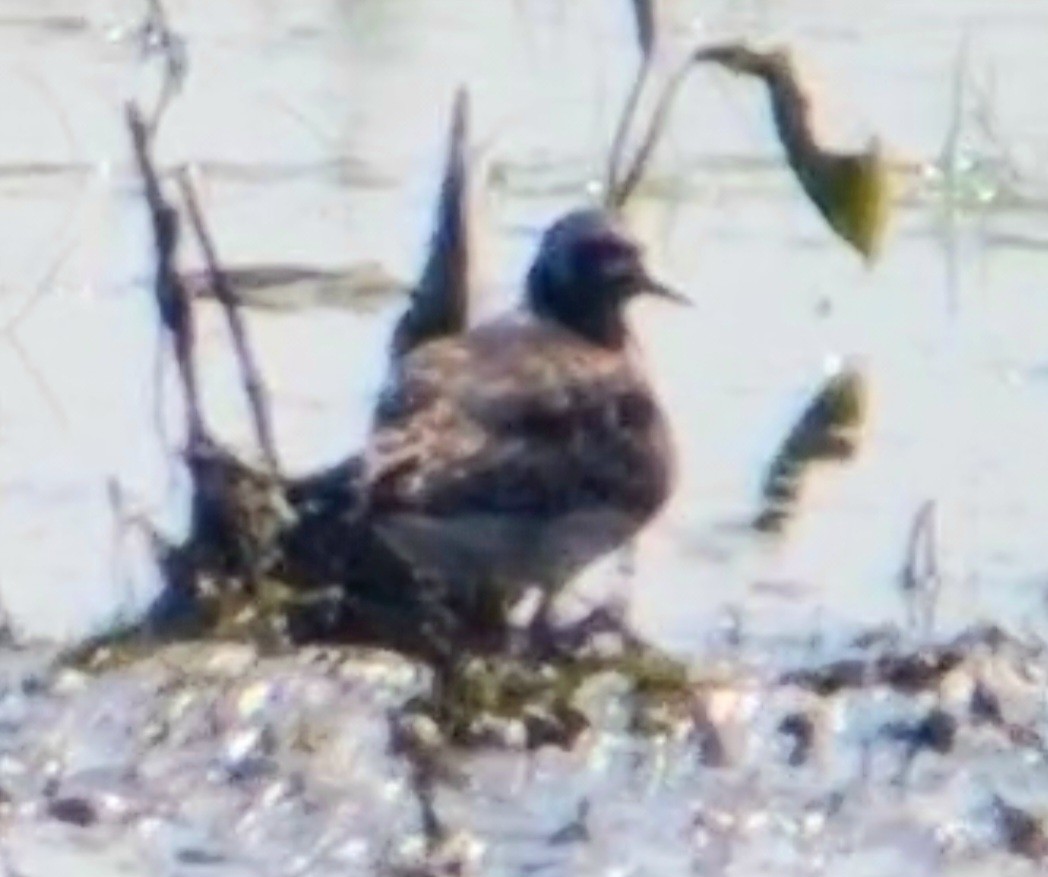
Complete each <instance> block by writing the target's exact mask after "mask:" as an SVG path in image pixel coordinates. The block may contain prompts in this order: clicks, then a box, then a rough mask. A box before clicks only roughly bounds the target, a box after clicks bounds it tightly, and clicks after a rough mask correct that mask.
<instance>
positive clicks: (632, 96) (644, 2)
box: [604, 0, 655, 208]
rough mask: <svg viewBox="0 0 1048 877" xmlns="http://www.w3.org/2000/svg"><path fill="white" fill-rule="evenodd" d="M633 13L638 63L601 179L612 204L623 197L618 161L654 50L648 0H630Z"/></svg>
mask: <svg viewBox="0 0 1048 877" xmlns="http://www.w3.org/2000/svg"><path fill="white" fill-rule="evenodd" d="M632 5H633V13H634V18H635V23H636V27H637V44H638V47H639V48H640V64H639V66H638V68H637V73H636V75H635V76H634V79H633V83H632V84H631V86H630V91H629V94H628V95H627V96H626V104H625V106H624V107H623V108H622V115H621V116H619V121H618V125H617V126H616V128H615V135H614V137H613V139H612V141H611V150H610V152H609V154H608V171H607V176H606V177H605V181H604V191H605V198H606V200H607V203H608V204H609V205H610V206H612V207H615V208H618V207H621V206H622V204H624V203H625V201H626V199H625V198H624V197H620V196H619V190H620V188H621V184H620V182H619V167H620V165H621V164H622V159H623V152H624V150H625V148H626V137H627V136H628V135H629V130H630V125H631V124H632V123H633V120H634V118H636V115H637V108H638V106H639V104H640V96H641V94H642V93H643V91H644V85H645V84H646V83H647V81H648V76H649V75H650V74H651V65H652V60H653V58H654V50H655V11H654V8H653V7H652V5H651V0H633V2H632Z"/></svg>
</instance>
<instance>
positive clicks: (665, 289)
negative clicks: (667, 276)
mask: <svg viewBox="0 0 1048 877" xmlns="http://www.w3.org/2000/svg"><path fill="white" fill-rule="evenodd" d="M641 292H646V293H648V294H649V295H654V296H658V297H659V298H665V299H668V300H669V301H672V302H676V303H677V304H679V305H688V306H689V307H691V305H692V304H694V302H692V300H691V299H690V298H688V296H686V295H685V294H684V293H683V292H678V291H677V290H676V289H674V288H673V287H672V286H667V285H666V284H665V283H662V282H661V281H659V280H656V279H655V278H654V277H651V276H650V275H647V274H645V275H644V282H643V283H642V284H641Z"/></svg>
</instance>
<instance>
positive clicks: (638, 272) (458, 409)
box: [364, 211, 673, 604]
mask: <svg viewBox="0 0 1048 877" xmlns="http://www.w3.org/2000/svg"><path fill="white" fill-rule="evenodd" d="M644 291H648V292H655V293H657V294H662V295H668V296H672V295H673V293H671V292H670V291H669V290H667V289H666V288H665V287H663V286H661V285H660V284H658V283H656V282H655V281H654V280H652V279H651V278H650V277H649V275H648V274H647V272H646V271H645V269H644V266H643V260H642V258H641V253H640V249H639V247H638V246H637V245H636V244H635V242H634V241H633V239H632V238H631V237H630V236H629V234H628V233H627V232H626V231H625V229H624V228H623V227H622V226H621V225H620V224H619V221H618V220H616V219H614V218H613V217H612V216H610V215H608V214H606V213H604V212H602V211H577V212H575V213H571V214H568V215H567V216H566V217H564V218H563V219H562V220H560V221H559V222H558V223H556V224H554V226H552V227H551V228H550V230H549V231H548V232H547V233H546V235H545V236H544V238H543V241H542V243H541V245H540V248H539V252H538V255H537V256H536V259H535V262H534V264H533V267H532V269H531V271H530V273H529V278H528V285H527V296H526V302H525V307H524V308H523V309H521V310H520V311H519V312H516V313H513V314H510V315H508V316H506V317H503V318H501V319H498V320H496V321H493V322H490V323H487V324H484V325H481V326H478V327H476V328H475V329H473V330H471V331H469V332H467V333H463V334H460V335H456V336H452V337H448V338H443V339H438V340H435V341H432V342H429V343H427V344H423V345H421V346H420V347H418V348H417V349H415V350H414V351H412V352H411V353H410V354H409V355H407V356H406V357H405V358H404V359H403V360H401V361H400V362H399V363H398V366H397V369H396V372H395V375H394V376H393V378H392V379H391V381H390V382H389V385H388V386H387V388H386V390H385V391H384V392H383V394H382V397H381V400H380V402H379V405H378V407H377V410H376V415H375V423H374V429H373V432H372V435H371V438H370V441H369V444H368V447H367V450H366V453H365V464H364V465H365V476H364V478H365V485H366V486H365V505H366V511H365V513H366V514H367V515H369V516H370V518H371V519H372V521H373V522H374V525H375V528H376V532H378V533H379V534H380V536H382V537H383V538H384V539H386V540H387V541H388V542H389V544H390V545H391V546H392V547H393V548H394V549H395V550H396V551H398V552H399V553H401V554H403V555H404V556H405V557H406V558H407V559H408V560H409V561H410V562H411V563H412V564H413V565H415V566H417V567H419V568H420V569H421V570H422V571H423V572H424V573H428V574H430V575H431V576H433V577H435V578H437V579H439V580H440V581H442V582H443V583H444V585H445V586H446V587H447V588H448V589H450V590H451V591H456V590H458V591H460V592H471V593H472V592H476V591H477V590H478V589H479V590H480V591H483V592H485V593H486V594H488V595H490V594H491V593H492V591H494V592H495V593H497V594H498V595H499V599H500V600H502V601H503V602H504V603H506V604H509V603H511V602H512V601H513V600H515V599H516V598H517V597H518V596H519V595H520V594H521V593H522V592H523V590H524V589H525V588H526V587H527V586H529V585H537V586H539V587H541V588H542V589H543V590H544V591H545V592H546V593H548V594H552V593H555V592H556V591H557V590H558V589H559V588H560V587H561V586H562V585H563V584H564V583H565V582H566V581H567V579H568V578H570V577H571V576H572V575H574V574H575V573H576V572H578V571H579V570H580V569H581V568H582V567H584V566H585V565H587V564H588V563H589V562H591V561H592V560H594V559H596V558H597V557H599V556H601V555H603V554H606V553H608V552H610V551H612V550H613V549H615V548H616V547H617V546H619V545H620V544H622V543H623V542H624V541H625V540H627V539H629V538H630V537H631V536H633V535H634V534H635V533H636V532H637V531H638V530H639V529H640V528H641V527H643V526H644V525H645V524H646V523H647V522H648V521H649V520H651V518H652V517H653V516H654V515H655V513H656V512H657V511H658V510H659V509H660V508H661V507H662V505H663V503H664V502H665V500H666V498H667V497H668V495H669V492H670V488H671V485H672V454H671V451H670V446H669V440H668V434H667V428H666V423H665V420H664V418H663V415H662V412H661V410H660V408H659V405H658V402H657V400H656V399H655V397H654V395H653V393H652V390H651V387H650V385H649V383H648V381H647V379H646V377H645V374H644V370H643V368H642V366H641V363H640V361H639V357H638V355H637V351H636V350H635V348H634V346H633V344H632V342H631V339H630V338H629V333H628V331H627V329H626V324H625V320H624V316H623V309H624V305H625V304H626V302H627V301H628V300H629V299H630V298H632V296H634V295H636V294H638V293H640V292H644Z"/></svg>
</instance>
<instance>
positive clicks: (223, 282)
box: [178, 170, 280, 475]
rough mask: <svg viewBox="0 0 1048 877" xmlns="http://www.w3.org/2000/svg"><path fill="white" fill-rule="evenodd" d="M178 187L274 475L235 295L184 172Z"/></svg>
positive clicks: (272, 449) (268, 426)
mask: <svg viewBox="0 0 1048 877" xmlns="http://www.w3.org/2000/svg"><path fill="white" fill-rule="evenodd" d="M178 184H179V187H180V188H181V190H182V198H183V199H184V201H185V204H186V208H187V210H188V211H189V221H190V222H191V223H192V225H193V230H194V232H195V233H196V236H197V240H199V242H200V247H201V249H202V250H203V252H204V260H205V262H206V263H207V271H208V275H209V277H210V279H211V286H212V288H213V289H214V291H215V297H216V298H217V299H218V302H219V304H220V305H221V306H222V311H223V312H224V313H225V315H226V321H227V322H228V323H229V332H230V335H232V337H233V346H234V348H235V350H236V354H237V361H238V362H239V363H240V370H241V372H242V374H243V380H244V390H245V391H246V392H247V398H248V404H249V405H250V407H251V416H252V419H253V420H254V422H255V435H256V437H257V439H258V445H259V448H260V449H261V451H262V456H263V459H264V460H265V462H266V465H267V466H268V467H269V470H270V474H272V475H277V474H278V473H279V471H280V465H279V462H278V460H277V451H276V442H275V441H274V438H273V429H272V421H271V420H270V417H269V406H268V401H267V399H266V391H265V387H264V385H263V383H262V378H261V376H260V372H259V369H258V364H257V363H256V362H255V357H254V355H253V354H252V352H251V346H250V344H248V340H247V332H246V330H245V328H244V321H243V320H242V319H241V316H240V310H239V309H238V307H237V298H236V294H235V293H234V292H233V290H232V289H231V288H230V286H229V281H228V280H227V279H226V276H225V273H224V272H223V271H222V268H221V263H220V262H219V260H218V254H217V253H216V252H215V246H214V243H213V242H212V239H211V235H210V234H209V233H208V230H207V226H206V225H205V223H204V215H203V213H202V212H201V210H200V204H199V202H198V201H197V198H196V193H195V192H194V191H193V186H192V184H191V183H190V181H189V178H188V177H187V176H186V173H185V171H184V170H183V171H180V172H179V174H178Z"/></svg>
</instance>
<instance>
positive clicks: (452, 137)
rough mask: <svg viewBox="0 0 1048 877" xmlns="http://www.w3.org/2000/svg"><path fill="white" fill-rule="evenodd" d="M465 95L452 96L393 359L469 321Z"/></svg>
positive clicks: (467, 170) (467, 108) (467, 121)
mask: <svg viewBox="0 0 1048 877" xmlns="http://www.w3.org/2000/svg"><path fill="white" fill-rule="evenodd" d="M468 138H469V94H468V92H467V91H466V90H465V88H461V89H459V91H458V92H457V93H456V95H455V104H454V109H453V111H452V119H451V128H450V132H449V135H448V151H447V161H446V164H445V168H444V178H443V181H442V183H441V187H440V195H439V199H438V202H437V210H436V216H435V220H434V228H433V236H432V238H431V239H430V245H429V253H428V255H427V257H426V262H425V266H424V267H423V269H422V275H421V277H420V278H419V281H418V284H417V285H416V287H415V289H414V291H413V293H412V296H411V302H410V304H409V305H408V310H407V311H406V312H405V313H404V315H403V316H402V317H401V318H400V321H399V322H398V323H397V326H396V329H395V330H394V333H393V355H394V357H399V356H403V355H404V354H405V353H407V352H409V351H410V350H412V349H413V348H415V347H417V346H418V345H419V344H421V343H422V342H424V341H428V340H430V339H432V338H437V337H440V336H441V335H450V334H454V333H456V332H460V331H462V330H463V329H464V328H465V327H466V324H467V323H468V320H469V296H470V290H469V273H470V272H469V268H470V253H469V232H470V226H469V183H470V180H469V160H468V156H467V154H466V152H467V145H468V144H467V141H468Z"/></svg>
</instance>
